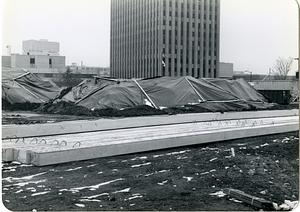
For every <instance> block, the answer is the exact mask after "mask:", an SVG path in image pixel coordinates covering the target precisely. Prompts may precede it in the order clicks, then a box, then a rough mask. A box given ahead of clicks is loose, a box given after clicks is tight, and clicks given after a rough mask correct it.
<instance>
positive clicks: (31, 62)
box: [30, 58, 35, 68]
mask: <svg viewBox="0 0 300 212" xmlns="http://www.w3.org/2000/svg"><path fill="white" fill-rule="evenodd" d="M34 67H35V58H30V68H34Z"/></svg>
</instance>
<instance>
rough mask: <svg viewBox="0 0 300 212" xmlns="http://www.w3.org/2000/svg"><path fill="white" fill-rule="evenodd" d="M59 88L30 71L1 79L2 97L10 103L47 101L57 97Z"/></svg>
mask: <svg viewBox="0 0 300 212" xmlns="http://www.w3.org/2000/svg"><path fill="white" fill-rule="evenodd" d="M61 90H62V88H59V87H58V86H56V85H55V84H54V83H53V82H51V81H48V80H43V79H41V78H39V77H37V76H36V75H35V74H31V73H26V74H23V75H21V76H18V77H16V78H12V79H8V78H6V79H4V80H2V99H4V100H6V101H8V102H9V103H11V104H15V103H43V102H47V101H49V100H51V99H54V98H55V97H57V96H58V95H59V93H60V92H61Z"/></svg>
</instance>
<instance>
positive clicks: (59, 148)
mask: <svg viewBox="0 0 300 212" xmlns="http://www.w3.org/2000/svg"><path fill="white" fill-rule="evenodd" d="M298 129H299V123H298V117H297V116H292V117H276V118H261V119H244V120H226V121H211V122H195V123H185V124H178V125H166V126H152V127H140V128H131V129H122V130H114V131H113V132H112V131H100V132H99V131H97V132H91V133H78V134H70V135H58V136H48V137H44V138H38V139H32V138H27V139H24V142H18V143H15V142H13V141H10V142H9V141H5V142H3V144H2V158H3V160H6V161H7V160H17V161H19V162H22V163H29V164H30V163H31V164H34V165H37V166H43V165H50V164H57V163H65V162H70V161H78V160H87V159H93V158H99V157H107V156H114V155H122V154H129V153H136V152H143V151H152V150H157V149H165V148H173V147H179V146H187V145H193V144H202V143H209V142H216V141H225V140H231V139H236V138H244V137H252V136H261V135H269V134H277V133H283V132H291V131H297V130H298ZM32 141H35V142H32ZM59 141H60V142H59ZM62 141H64V142H65V143H63V142H62ZM55 142H57V144H55ZM11 149H14V151H13V152H12V151H11Z"/></svg>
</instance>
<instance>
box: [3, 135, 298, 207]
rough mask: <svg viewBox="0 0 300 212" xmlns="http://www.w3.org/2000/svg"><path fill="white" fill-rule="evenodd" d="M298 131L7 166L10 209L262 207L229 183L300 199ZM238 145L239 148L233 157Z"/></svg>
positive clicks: (251, 191) (263, 194)
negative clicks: (234, 192)
mask: <svg viewBox="0 0 300 212" xmlns="http://www.w3.org/2000/svg"><path fill="white" fill-rule="evenodd" d="M298 138H299V136H298V133H296V132H295V133H285V134H278V135H272V136H263V137H256V138H246V139H237V140H232V141H226V142H218V143H211V144H201V145H196V146H189V147H181V148H174V149H167V150H161V151H153V152H146V153H139V154H130V155H123V156H117V157H110V158H102V159H101V158H100V159H94V160H88V161H81V162H73V163H66V164H60V165H51V166H46V167H34V166H28V165H20V164H19V163H16V162H13V163H4V164H3V166H2V177H3V178H2V186H3V187H2V189H3V190H2V192H3V193H2V198H3V202H4V204H5V206H6V207H7V208H8V209H10V210H14V211H16V210H17V211H19V210H33V209H36V210H38V211H40V210H43V211H44V210H45V211H46V210H54V211H57V210H59V211H62V210H64V211H65V210H81V211H82V210H84V211H85V210H180V211H184V210H230V211H232V210H258V209H257V208H253V206H249V205H247V204H245V203H242V202H239V201H237V200H235V199H231V198H227V197H226V196H224V197H218V196H216V195H213V193H215V192H218V191H222V190H223V189H225V188H234V189H240V190H242V191H244V192H246V193H249V194H251V195H255V196H258V197H262V198H265V199H267V200H270V201H273V202H276V203H278V204H281V203H283V201H284V200H292V201H294V200H298V184H299V182H298V179H299V176H298V172H299V157H298V145H299V139H298ZM230 148H234V149H235V154H236V156H235V157H232V153H231V151H230Z"/></svg>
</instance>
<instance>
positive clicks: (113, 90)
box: [78, 81, 146, 109]
mask: <svg viewBox="0 0 300 212" xmlns="http://www.w3.org/2000/svg"><path fill="white" fill-rule="evenodd" d="M145 101H146V97H145V96H144V95H143V93H142V92H141V90H140V89H139V87H138V86H137V85H136V84H135V83H134V82H133V81H128V82H122V83H119V84H111V85H109V86H106V87H104V88H103V89H101V90H98V91H97V92H95V93H93V95H90V96H88V97H87V98H85V99H83V100H82V101H80V102H79V103H78V105H80V106H83V107H87V108H89V109H105V108H115V109H124V108H131V107H136V106H139V105H145V104H146V102H145Z"/></svg>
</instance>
